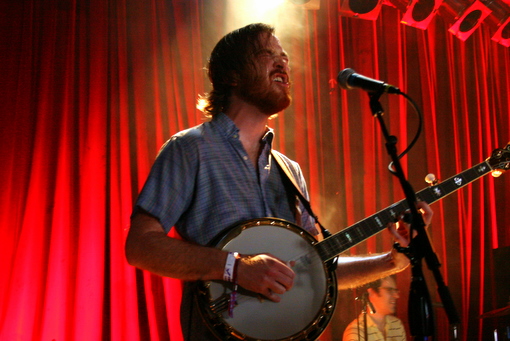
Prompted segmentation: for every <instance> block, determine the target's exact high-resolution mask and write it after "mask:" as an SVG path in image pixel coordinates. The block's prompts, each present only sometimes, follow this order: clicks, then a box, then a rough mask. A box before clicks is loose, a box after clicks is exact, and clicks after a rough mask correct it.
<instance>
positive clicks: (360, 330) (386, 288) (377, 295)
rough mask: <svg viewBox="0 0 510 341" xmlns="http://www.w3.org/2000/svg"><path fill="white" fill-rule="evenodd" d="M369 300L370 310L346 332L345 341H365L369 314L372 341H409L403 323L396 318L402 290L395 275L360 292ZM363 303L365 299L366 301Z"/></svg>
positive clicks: (370, 284) (351, 324)
mask: <svg viewBox="0 0 510 341" xmlns="http://www.w3.org/2000/svg"><path fill="white" fill-rule="evenodd" d="M360 291H361V292H362V293H363V295H364V297H365V298H366V300H365V301H366V303H367V306H366V310H365V309H364V312H362V313H361V314H360V315H359V316H358V317H357V318H356V319H354V320H353V321H352V322H351V323H350V324H349V325H348V326H347V328H346V329H345V332H344V335H343V341H360V340H365V316H364V315H365V313H366V327H367V329H366V330H367V338H366V340H368V341H405V340H406V331H405V328H404V325H403V324H402V321H401V320H400V319H399V318H398V317H396V316H394V314H395V311H396V307H397V299H398V298H399V290H398V289H397V285H396V283H395V280H394V278H393V277H392V276H388V277H385V278H382V279H378V280H376V281H374V282H372V283H369V284H367V285H365V286H364V287H363V288H362V289H361V290H360ZM362 301H363V300H362Z"/></svg>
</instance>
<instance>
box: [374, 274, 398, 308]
mask: <svg viewBox="0 0 510 341" xmlns="http://www.w3.org/2000/svg"><path fill="white" fill-rule="evenodd" d="M368 293H369V299H370V302H372V304H373V305H374V308H375V311H376V312H377V313H381V314H384V315H390V314H394V313H395V310H396V307H397V299H398V298H399V297H400V296H399V294H398V289H397V285H396V283H395V280H394V279H393V278H385V279H384V280H383V281H382V282H381V286H380V287H379V292H377V291H375V290H373V289H369V290H368Z"/></svg>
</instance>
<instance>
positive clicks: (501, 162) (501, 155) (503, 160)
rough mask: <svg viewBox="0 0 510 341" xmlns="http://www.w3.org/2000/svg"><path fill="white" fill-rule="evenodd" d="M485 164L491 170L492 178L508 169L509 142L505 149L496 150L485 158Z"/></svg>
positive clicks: (509, 166)
mask: <svg viewBox="0 0 510 341" xmlns="http://www.w3.org/2000/svg"><path fill="white" fill-rule="evenodd" d="M486 161H487V163H488V164H489V166H490V167H491V169H492V176H494V177H498V176H500V175H501V174H503V173H504V172H505V171H507V170H509V169H510V142H509V143H508V144H507V145H506V147H505V148H498V149H495V150H494V151H493V152H492V155H491V156H490V157H489V158H487V160H486Z"/></svg>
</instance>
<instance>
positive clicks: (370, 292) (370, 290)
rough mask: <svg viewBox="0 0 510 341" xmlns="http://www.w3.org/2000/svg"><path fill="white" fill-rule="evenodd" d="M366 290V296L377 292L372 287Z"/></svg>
mask: <svg viewBox="0 0 510 341" xmlns="http://www.w3.org/2000/svg"><path fill="white" fill-rule="evenodd" d="M367 292H368V297H370V296H373V295H375V294H377V291H375V290H374V288H368V289H367Z"/></svg>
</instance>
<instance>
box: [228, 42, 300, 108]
mask: <svg viewBox="0 0 510 341" xmlns="http://www.w3.org/2000/svg"><path fill="white" fill-rule="evenodd" d="M253 65H254V67H253V68H251V69H248V70H247V72H245V75H244V76H241V77H240V78H241V79H239V82H238V86H237V87H236V88H235V90H234V91H236V92H237V95H238V96H239V97H241V98H242V99H243V100H245V101H246V102H248V103H251V104H253V105H255V106H257V107H258V108H259V109H260V110H261V111H262V112H264V113H265V114H267V115H273V114H276V113H278V112H280V111H282V110H283V109H285V108H287V107H288V106H289V105H290V102H291V97H290V80H289V71H290V67H289V58H288V56H287V53H286V52H285V51H284V50H283V48H282V46H281V45H280V41H279V40H278V38H276V37H275V36H274V35H269V36H266V35H263V36H261V37H260V49H259V50H258V51H255V53H254V55H253Z"/></svg>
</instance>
